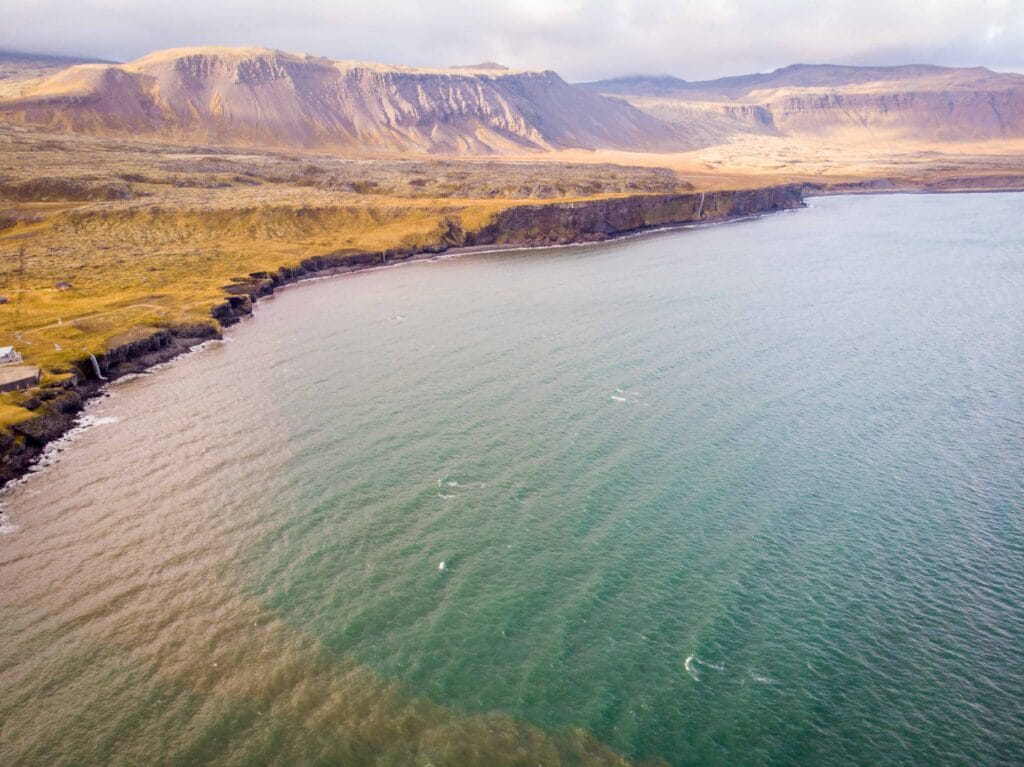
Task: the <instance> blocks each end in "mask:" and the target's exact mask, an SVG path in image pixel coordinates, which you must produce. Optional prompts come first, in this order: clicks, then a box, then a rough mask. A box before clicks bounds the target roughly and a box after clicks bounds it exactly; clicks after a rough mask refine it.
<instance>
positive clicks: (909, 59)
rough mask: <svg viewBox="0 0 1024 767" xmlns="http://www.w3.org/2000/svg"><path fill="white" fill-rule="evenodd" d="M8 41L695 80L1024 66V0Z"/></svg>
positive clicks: (50, 20)
mask: <svg viewBox="0 0 1024 767" xmlns="http://www.w3.org/2000/svg"><path fill="white" fill-rule="evenodd" d="M0 19H2V24H0V50H16V51H28V52H35V53H57V54H64V55H77V56H88V57H95V58H103V59H110V60H116V61H124V60H129V59H132V58H137V57H138V56H141V55H144V54H145V53H148V52H150V51H152V50H156V49H160V48H176V47H182V46H192V45H256V46H263V47H268V48H280V49H282V50H286V51H294V52H304V53H313V54H317V55H322V56H329V57H331V58H335V59H362V60H371V61H382V62H386V63H390V64H410V65H413V66H450V65H456V64H473V63H477V62H481V61H497V62H500V63H502V64H505V65H507V66H511V67H514V68H524V69H554V70H555V71H557V72H558V73H559V74H561V75H562V76H563V77H565V78H566V79H567V80H570V81H576V82H578V81H585V80H595V79H600V78H604V77H614V76H619V75H629V74H672V75H676V76H678V77H683V78H685V79H688V80H695V79H705V78H712V77H719V76H723V75H733V74H745V73H749V72H763V71H770V70H772V69H775V68H777V67H780V66H785V65H787V64H793V63H815V64H816V63H834V64H870V65H883V64H908V63H929V64H946V65H950V66H978V65H981V66H988V67H990V68H992V69H996V70H999V71H1017V72H1024V0H546V1H545V0H477V2H461V1H459V0H436V1H433V0H363V1H361V2H359V1H357V0H287V1H286V2H282V0H173V2H167V1H166V0H0Z"/></svg>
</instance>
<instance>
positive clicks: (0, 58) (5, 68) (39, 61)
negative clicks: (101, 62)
mask: <svg viewBox="0 0 1024 767" xmlns="http://www.w3.org/2000/svg"><path fill="white" fill-rule="evenodd" d="M95 61H96V60H95V59H81V58H71V57H69V56H50V55H47V54H42V53H19V52H17V51H3V50H0V99H2V98H4V97H5V96H15V95H17V94H18V93H20V92H21V88H22V86H23V85H24V84H25V82H26V81H29V80H35V79H38V78H41V77H48V76H50V75H54V74H56V73H57V72H60V71H61V70H62V69H67V68H68V67H70V66H74V65H75V64H89V63H95Z"/></svg>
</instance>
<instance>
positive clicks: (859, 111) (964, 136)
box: [580, 64, 1024, 143]
mask: <svg viewBox="0 0 1024 767" xmlns="http://www.w3.org/2000/svg"><path fill="white" fill-rule="evenodd" d="M580 87H581V88H584V89H585V90H589V91H591V92H593V93H600V94H605V95H610V96H617V97H620V98H624V99H625V100H627V101H628V102H629V103H631V104H632V105H633V106H635V107H637V108H638V109H641V110H643V111H644V112H647V113H648V114H650V115H651V116H653V117H657V118H658V119H660V120H662V121H664V122H667V123H670V124H674V125H678V126H680V128H681V129H682V130H683V131H684V133H685V134H686V135H687V136H688V137H689V138H690V139H691V140H693V141H698V142H702V143H717V142H719V141H724V140H727V139H728V138H729V137H730V136H732V135H735V134H739V133H763V134H776V135H791V136H804V137H817V138H833V139H843V140H866V141H871V140H889V141H891V140H907V141H915V142H947V141H979V140H990V139H1005V138H1021V137H1024V75H1018V74H1000V73H996V72H992V71H990V70H988V69H984V68H981V67H976V68H970V69H953V68H947V67H937V66H928V65H912V66H895V67H843V66H831V65H806V64H795V65H793V66H788V67H784V68H782V69H777V70H775V71H774V72H769V73H767V74H755V75H743V76H740V77H724V78H721V79H718V80H706V81H703V82H687V81H685V80H680V79H678V78H675V77H623V78H617V79H614V80H602V81H599V82H593V83H583V84H581V85H580Z"/></svg>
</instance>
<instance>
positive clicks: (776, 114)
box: [0, 48, 1024, 154]
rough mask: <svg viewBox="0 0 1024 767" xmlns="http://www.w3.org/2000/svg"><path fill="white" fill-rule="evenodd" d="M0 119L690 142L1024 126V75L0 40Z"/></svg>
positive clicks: (604, 142) (933, 134)
mask: <svg viewBox="0 0 1024 767" xmlns="http://www.w3.org/2000/svg"><path fill="white" fill-rule="evenodd" d="M0 120H2V121H6V122H11V123H16V124H26V125H35V126H42V127H45V128H49V129H53V130H57V131H66V132H81V133H95V134H103V135H125V136H153V137H159V138H162V139H165V140H171V141H190V142H195V141H203V142H211V143H223V144H232V145H260V146H271V147H306V148H318V149H346V150H363V151H370V152H430V153H446V154H495V153H513V152H522V151H547V150H557V149H570V148H579V149H617V150H629V151H654V152H668V151H684V150H687V149H692V148H695V147H699V146H704V145H709V144H716V143H720V142H724V141H728V140H729V139H731V138H733V137H735V136H738V135H745V134H765V135H785V136H794V137H812V138H820V139H828V140H842V141H881V140H884V141H894V140H897V141H898V140H906V141H914V142H946V141H976V140H992V139H1006V138H1024V76H1022V75H1017V74H998V73H995V72H991V71H989V70H987V69H982V68H972V69H950V68H944V67H935V66H901V67H841V66H827V65H825V66H808V65H794V66H790V67H785V68H783V69H779V70H776V71H774V72H771V73H767V74H755V75H745V76H741V77H727V78H722V79H718V80H709V81H704V82H687V81H685V80H681V79H678V78H675V77H643V76H640V77H624V78H618V79H614V80H603V81H600V82H593V83H583V84H580V85H570V84H569V83H566V82H565V81H564V80H562V79H561V78H560V77H559V76H558V75H557V74H555V73H554V72H550V71H543V72H535V71H514V70H509V69H506V68H504V67H502V66H500V65H497V64H493V63H486V64H480V65H474V66H466V67H456V68H450V69H440V68H438V69H424V68H413V67H403V66H388V65H383V64H373V63H367V62H357V61H333V60H330V59H326V58H319V57H313V56H309V55H297V54H290V53H284V52H281V51H276V50H268V49H262V48H183V49H174V50H168V51H159V52H156V53H153V54H150V55H148V56H145V57H143V58H141V59H138V60H136V61H132V62H128V63H126V64H112V63H77V62H75V61H70V60H59V59H49V58H47V57H39V56H28V55H23V54H0Z"/></svg>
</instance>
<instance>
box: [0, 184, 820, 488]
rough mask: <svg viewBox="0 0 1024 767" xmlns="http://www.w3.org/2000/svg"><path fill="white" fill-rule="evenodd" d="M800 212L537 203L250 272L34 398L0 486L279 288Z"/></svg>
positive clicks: (796, 198)
mask: <svg viewBox="0 0 1024 767" xmlns="http://www.w3.org/2000/svg"><path fill="white" fill-rule="evenodd" d="M803 204H804V196H803V188H802V187H801V186H800V185H799V184H791V185H785V186H775V187H767V188H763V189H748V190H738V191H719V192H707V193H700V192H697V193H683V194H657V195H636V196H630V197H611V198H607V199H601V200H585V201H580V202H558V203H538V204H531V205H519V206H514V207H510V208H506V209H504V210H502V211H501V212H499V213H498V214H497V215H496V216H495V218H494V220H493V221H492V222H490V223H489V224H487V225H486V226H484V227H482V228H480V229H477V230H473V231H464V230H463V229H462V228H461V226H459V224H458V222H456V221H454V220H452V221H450V222H449V223H448V228H447V231H446V232H444V233H443V234H442V236H441V237H440V238H439V240H438V241H437V242H436V243H434V244H432V245H430V246H428V247H424V248H396V249H392V250H386V251H380V252H364V253H352V252H349V251H345V252H336V253H328V254H324V255H319V256H313V257H310V258H307V259H305V260H303V261H302V262H301V263H300V264H298V265H297V266H282V267H281V268H279V269H278V270H277V271H275V272H256V273H253V274H250V275H248V276H247V277H240V278H237V279H235V280H234V281H232V283H231V284H230V285H227V286H225V288H224V291H225V293H226V298H225V300H224V301H223V302H222V303H220V304H217V305H216V306H214V307H213V309H212V311H211V313H210V314H211V321H210V322H209V323H195V324H189V325H175V326H170V327H166V328H162V329H160V330H158V331H157V332H156V333H153V334H151V335H148V336H146V337H144V338H140V339H138V340H135V341H131V342H129V343H125V344H121V345H119V346H115V347H113V348H110V349H108V350H107V351H106V352H104V353H103V354H101V355H98V356H97V357H96V359H95V361H94V360H93V359H92V358H91V357H86V358H84V359H81V360H78V361H77V362H76V363H75V370H74V371H73V374H72V376H71V377H70V378H68V379H67V380H65V381H61V382H59V383H53V384H48V385H45V386H43V387H41V388H40V389H39V390H38V391H37V392H36V393H35V394H34V396H33V399H34V400H36V402H35V403H34V404H35V408H34V409H35V412H36V413H37V415H36V416H35V417H33V418H30V419H28V420H26V421H23V422H21V423H19V424H16V425H15V426H13V427H12V432H13V433H6V432H0V484H7V483H8V482H10V481H12V480H15V479H18V478H20V477H22V476H24V475H25V474H26V473H27V472H28V471H29V470H30V469H31V467H32V466H33V464H34V463H35V462H36V461H37V460H38V459H39V457H40V455H41V454H42V452H43V450H44V449H45V447H46V445H47V444H48V443H50V442H53V441H54V440H56V439H59V438H60V437H62V436H63V435H64V434H66V433H67V432H68V431H70V430H71V429H72V428H73V427H74V425H75V423H76V421H77V418H78V415H79V413H80V412H81V410H82V408H83V407H84V405H85V402H86V401H87V400H88V399H90V398H92V397H95V396H98V395H100V394H101V393H102V391H103V387H104V385H105V384H106V383H108V382H109V381H111V380H114V379H117V378H120V377H122V376H124V375H128V374H132V373H140V372H143V371H145V370H147V369H148V368H151V367H153V366H154V365H157V364H159V363H161V362H166V361H168V360H170V359H173V358H174V357H176V356H178V355H180V354H182V353H184V352H186V351H188V350H189V349H191V348H193V347H194V346H196V345H197V344H200V343H203V342H204V341H209V340H212V339H218V338H220V337H221V329H222V328H224V327H227V326H230V325H233V324H234V323H236V322H238V321H240V320H241V319H242V318H243V317H247V316H249V315H251V314H252V309H253V304H254V303H255V302H256V301H258V300H259V299H260V298H263V297H266V296H269V295H271V294H273V293H274V291H275V290H276V289H278V288H280V287H283V286H285V285H289V284H292V283H296V282H299V281H302V280H306V279H312V278H317V277H326V276H330V275H333V274H341V273H345V272H352V271H357V270H361V269H368V268H378V267H381V266H387V265H389V264H395V263H401V262H406V261H410V260H414V259H423V258H433V257H436V256H438V255H440V254H442V253H450V252H453V251H462V250H465V251H469V252H471V251H478V250H483V249H486V250H494V249H501V250H511V249H516V248H531V247H545V246H548V247H550V246H559V245H570V244H578V243H594V242H603V241H607V240H610V239H615V238H620V237H624V236H629V235H633V234H638V233H641V232H645V231H651V230H655V229H663V228H668V227H672V226H682V225H687V224H696V223H713V222H721V221H728V220H734V219H741V218H747V217H750V216H757V215H762V214H767V213H773V212H777V211H782V210H791V209H793V208H799V207H801V206H803Z"/></svg>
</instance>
